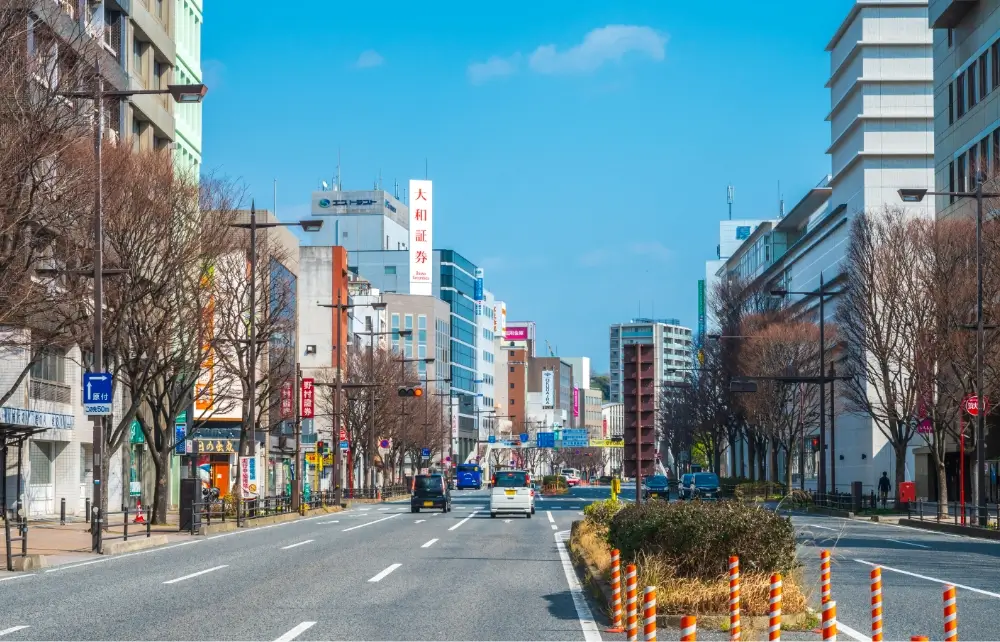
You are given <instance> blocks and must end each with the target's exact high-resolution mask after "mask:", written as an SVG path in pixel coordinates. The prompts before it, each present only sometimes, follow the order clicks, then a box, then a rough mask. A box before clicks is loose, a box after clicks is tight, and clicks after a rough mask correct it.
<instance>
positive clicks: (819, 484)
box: [771, 272, 842, 501]
mask: <svg viewBox="0 0 1000 642" xmlns="http://www.w3.org/2000/svg"><path fill="white" fill-rule="evenodd" d="M841 292H842V291H841V290H833V291H831V290H827V289H826V282H825V281H824V280H823V273H822V272H820V273H819V290H815V291H799V292H792V291H789V290H788V289H787V288H782V287H777V288H773V289H771V296H774V297H781V298H784V297H786V296H788V295H789V294H794V295H797V296H801V297H804V298H812V297H816V298H818V299H819V377H818V379H817V383H819V476H818V478H817V480H816V488H817V490H819V494H820V499H821V501H822V498H823V496H824V495H826V490H827V489H826V380H827V376H826V334H825V329H826V308H825V306H824V304H825V302H826V298H827V297H830V296H835V295H837V294H841ZM831 381H832V380H831ZM830 401H831V403H832V402H833V400H832V399H831V400H830ZM830 455H831V460H832V459H833V453H832V452H831V453H830Z"/></svg>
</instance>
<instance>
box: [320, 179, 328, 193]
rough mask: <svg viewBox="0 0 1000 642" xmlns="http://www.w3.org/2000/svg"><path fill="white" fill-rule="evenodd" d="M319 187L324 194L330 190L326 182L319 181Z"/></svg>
mask: <svg viewBox="0 0 1000 642" xmlns="http://www.w3.org/2000/svg"><path fill="white" fill-rule="evenodd" d="M319 186H320V188H322V190H323V191H324V192H325V191H327V190H329V189H330V185H329V183H327V182H326V181H320V182H319Z"/></svg>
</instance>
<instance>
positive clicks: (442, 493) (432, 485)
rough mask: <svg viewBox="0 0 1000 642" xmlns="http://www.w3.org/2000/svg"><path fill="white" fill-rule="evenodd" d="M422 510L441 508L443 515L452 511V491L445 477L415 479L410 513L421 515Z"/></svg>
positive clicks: (419, 476)
mask: <svg viewBox="0 0 1000 642" xmlns="http://www.w3.org/2000/svg"><path fill="white" fill-rule="evenodd" d="M421 508H440V509H441V512H443V513H447V512H450V511H451V489H450V488H448V484H447V482H446V481H445V479H444V477H442V476H441V475H417V476H416V477H414V478H413V490H412V491H411V494H410V512H411V513H419V512H420V509H421Z"/></svg>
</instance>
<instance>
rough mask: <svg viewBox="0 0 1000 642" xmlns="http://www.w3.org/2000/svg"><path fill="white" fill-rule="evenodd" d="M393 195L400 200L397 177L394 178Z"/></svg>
mask: <svg viewBox="0 0 1000 642" xmlns="http://www.w3.org/2000/svg"><path fill="white" fill-rule="evenodd" d="M392 197H393V198H394V199H396V200H397V201H398V200H399V180H398V179H395V178H394V179H392Z"/></svg>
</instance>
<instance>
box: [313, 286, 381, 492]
mask: <svg viewBox="0 0 1000 642" xmlns="http://www.w3.org/2000/svg"><path fill="white" fill-rule="evenodd" d="M342 292H343V290H342V289H340V288H337V302H336V303H317V304H316V305H317V306H319V307H321V308H330V309H333V310H336V315H337V341H336V344H335V346H334V350H336V352H337V368H336V371H337V379H336V384H335V390H334V393H333V416H334V420H333V423H334V425H333V435H332V436H331V438H330V440H331V441H336V442H337V447H336V448H335V449H334V450H333V475H334V477H333V501H334V504H336V505H337V506H340V505H341V503H342V502H343V499H344V491H343V488H341V485H340V478H341V472H340V467H341V460H342V459H343V457H342V456H341V454H340V423H341V420H342V417H341V416H340V393H341V390H342V389H343V377H342V372H341V371H342V370H343V368H342V367H341V365H342V364H343V363H344V359H343V349H344V340H343V339H344V337H343V334H344V328H343V316H344V314H343V313H344V312H345V311H347V310H350V309H351V308H372V309H374V310H384V309H385V308H386V305H387V303H386V302H384V301H382V302H375V303H365V304H361V303H346V302H345V303H341V301H340V298H341V293H342ZM372 358H373V359H374V357H372Z"/></svg>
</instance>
